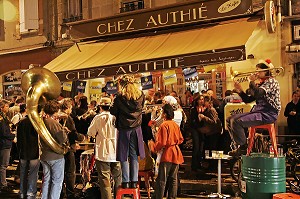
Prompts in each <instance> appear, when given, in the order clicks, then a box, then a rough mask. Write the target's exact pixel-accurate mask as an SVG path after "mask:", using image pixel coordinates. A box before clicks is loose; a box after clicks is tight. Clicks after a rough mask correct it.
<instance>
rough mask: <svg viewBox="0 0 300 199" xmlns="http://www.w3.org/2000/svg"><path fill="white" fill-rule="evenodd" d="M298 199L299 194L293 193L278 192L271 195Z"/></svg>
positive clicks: (283, 198) (279, 197)
mask: <svg viewBox="0 0 300 199" xmlns="http://www.w3.org/2000/svg"><path fill="white" fill-rule="evenodd" d="M292 198H294V199H300V196H299V195H297V194H294V193H278V194H274V195H273V199H292Z"/></svg>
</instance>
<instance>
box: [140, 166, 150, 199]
mask: <svg viewBox="0 0 300 199" xmlns="http://www.w3.org/2000/svg"><path fill="white" fill-rule="evenodd" d="M138 176H139V181H138V183H139V185H140V182H141V177H143V178H144V181H145V186H146V190H147V194H148V198H150V194H151V190H150V188H151V187H150V181H149V180H150V178H151V179H152V182H154V172H153V169H151V170H146V171H139V173H138Z"/></svg>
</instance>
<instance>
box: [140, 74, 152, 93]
mask: <svg viewBox="0 0 300 199" xmlns="http://www.w3.org/2000/svg"><path fill="white" fill-rule="evenodd" d="M141 85H142V90H148V89H150V88H153V80H152V75H148V76H145V77H141Z"/></svg>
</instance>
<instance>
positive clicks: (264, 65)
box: [257, 59, 274, 69]
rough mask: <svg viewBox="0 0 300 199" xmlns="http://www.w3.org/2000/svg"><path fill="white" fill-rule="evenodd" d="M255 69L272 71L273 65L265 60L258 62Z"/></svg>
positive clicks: (268, 60)
mask: <svg viewBox="0 0 300 199" xmlns="http://www.w3.org/2000/svg"><path fill="white" fill-rule="evenodd" d="M257 67H259V68H261V69H268V68H269V69H273V68H274V65H273V64H272V63H271V60H270V59H266V60H259V62H258V64H257Z"/></svg>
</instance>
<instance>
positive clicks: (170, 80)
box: [163, 70, 177, 86]
mask: <svg viewBox="0 0 300 199" xmlns="http://www.w3.org/2000/svg"><path fill="white" fill-rule="evenodd" d="M163 78H164V83H165V86H166V85H171V84H177V77H176V72H175V70H168V71H164V72H163Z"/></svg>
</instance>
